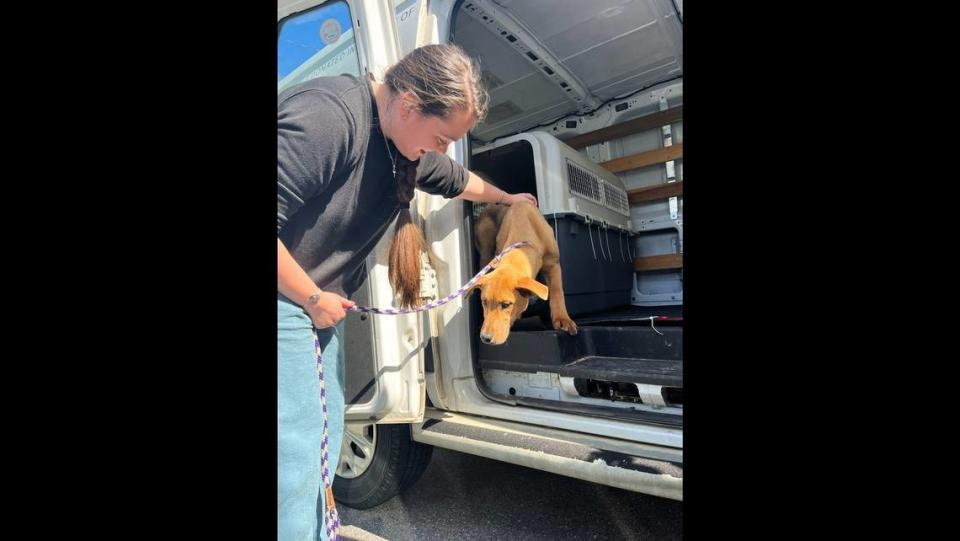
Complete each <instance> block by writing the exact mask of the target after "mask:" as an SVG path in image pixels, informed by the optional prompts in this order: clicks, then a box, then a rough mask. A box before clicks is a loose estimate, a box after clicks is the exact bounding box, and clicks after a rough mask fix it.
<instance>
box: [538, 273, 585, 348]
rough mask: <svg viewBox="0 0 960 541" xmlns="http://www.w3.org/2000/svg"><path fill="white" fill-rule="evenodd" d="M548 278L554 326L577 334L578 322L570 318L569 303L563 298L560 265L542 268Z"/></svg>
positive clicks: (551, 317)
mask: <svg viewBox="0 0 960 541" xmlns="http://www.w3.org/2000/svg"><path fill="white" fill-rule="evenodd" d="M541 270H543V271H544V272H543V273H544V275H545V277H546V279H547V288H548V289H549V291H550V295H549V298H550V319H551V320H553V328H554V329H557V330H563V331H567V332H568V333H569V334H571V335H573V334H577V324H576V323H574V321H573V320H572V319H570V315H569V314H568V313H567V303H566V302H564V300H563V278H562V276H561V273H560V265H559V264H556V265H552V266H550V267H549V268H544V269H541Z"/></svg>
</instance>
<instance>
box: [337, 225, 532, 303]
mask: <svg viewBox="0 0 960 541" xmlns="http://www.w3.org/2000/svg"><path fill="white" fill-rule="evenodd" d="M524 244H530V243H529V242H527V241H525V240H521V241H520V242H515V243H513V244H511V245H510V246H507V247H506V248H504V249H503V251H502V252H500V253H499V254H497V256H496V257H494V258H493V260H492V261H490V263H488V264H487V266H486V267H484V268H482V269H480V272H478V273H477V274H476V276H474V277H473V278H471V279H470V281H469V282H467V283H466V284H463V286H462V287H461V288H460V289H458V290H456V291H454V292H453V293H451V294H449V295H447V296H446V297H444V298H442V299H440V300H438V301H433V302H429V303H427V304H424V305H423V306H418V307H416V308H371V307H369V306H357V305H353V306H351V307H350V308H347V311H348V312H360V313H362V314H366V313H373V314H381V315H388V316H398V315H401V314H413V313H415V312H423V311H424V310H432V309H433V308H437V307H440V306H443V305H444V304H447V303H448V302H450V301H452V300H453V299H456V298H457V297H459V296H460V295H463V294H464V293H465V292H466V291H467V290H468V289H470V288H471V287H473V284H476V283H477V280H479V279H480V277H481V276H483V275H484V274H486V273H488V272H490V270H491V269H493V268H494V266H495V265H496V264H499V263H500V260H501V259H502V258H503V256H505V255H507V253H509V252H510V251H511V250H514V249H516V248H519V247H520V246H523V245H524Z"/></svg>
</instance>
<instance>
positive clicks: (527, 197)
mask: <svg viewBox="0 0 960 541" xmlns="http://www.w3.org/2000/svg"><path fill="white" fill-rule="evenodd" d="M517 201H526V202H527V203H530V204H531V205H533V206H535V207H536V206H537V198H536V197H534V196H533V194H529V193H512V194H508V195H507V197H505V198H504V201H503V203H504V204H505V205H512V204H514V203H516V202H517Z"/></svg>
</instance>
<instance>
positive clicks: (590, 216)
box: [470, 131, 635, 317]
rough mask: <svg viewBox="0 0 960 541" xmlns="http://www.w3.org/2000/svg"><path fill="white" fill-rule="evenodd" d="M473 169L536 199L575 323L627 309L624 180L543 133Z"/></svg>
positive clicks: (519, 140)
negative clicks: (554, 245)
mask: <svg viewBox="0 0 960 541" xmlns="http://www.w3.org/2000/svg"><path fill="white" fill-rule="evenodd" d="M470 167H471V169H473V170H475V171H478V172H480V173H482V174H483V175H484V176H485V177H486V178H487V179H488V180H489V181H490V182H491V183H493V184H495V185H496V186H498V187H500V188H501V189H504V190H506V191H508V192H514V193H516V192H530V193H535V194H536V196H537V201H538V203H539V207H540V212H541V213H543V215H544V217H545V218H546V220H547V222H548V223H549V224H550V226H551V227H553V229H554V234H555V236H556V239H557V244H558V245H559V247H560V267H561V269H562V272H563V289H564V297H565V300H566V305H567V311H568V312H569V313H570V315H571V316H573V317H575V316H577V315H580V314H587V313H591V312H599V311H603V310H608V309H612V308H617V307H621V306H627V305H630V302H631V291H632V290H633V287H634V284H633V256H634V255H635V249H634V248H633V247H632V239H633V233H632V227H631V221H630V204H629V202H628V199H627V191H626V189H625V187H624V184H623V181H621V180H620V178H619V177H617V176H616V175H614V174H613V173H611V172H609V171H607V170H606V169H604V168H602V167H600V166H599V165H597V164H596V163H594V162H593V161H591V160H590V159H589V158H588V157H586V156H584V155H583V154H581V153H579V152H577V151H576V150H574V149H573V148H571V147H569V146H568V145H566V144H564V143H563V142H562V141H560V140H559V139H557V138H556V137H554V136H553V135H551V134H549V133H545V132H539V131H534V132H528V133H521V134H517V135H514V136H511V137H505V138H503V139H500V140H498V141H496V142H495V143H493V144H490V145H487V146H485V147H481V148H479V149H477V150H476V151H475V152H474V155H473V157H472V159H471V163H470ZM478 211H479V209H478V208H475V214H474V215H475V216H476V213H478ZM540 279H541V280H542V276H541V277H540ZM532 308H534V303H531V309H532Z"/></svg>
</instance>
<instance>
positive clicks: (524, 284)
mask: <svg viewBox="0 0 960 541" xmlns="http://www.w3.org/2000/svg"><path fill="white" fill-rule="evenodd" d="M478 289H479V290H480V302H481V305H482V306H483V326H482V327H481V328H480V340H481V341H483V343H485V344H491V345H494V346H498V345H500V344H502V343H504V342H506V341H507V336H508V335H509V334H510V327H512V326H513V324H514V323H515V322H516V321H517V319H519V318H520V314H522V313H523V312H524V310H526V309H527V306H528V304H529V302H530V299H529V297H530V295H536V296H537V297H540V298H541V299H543V300H547V286H545V285H543V284H541V283H540V282H538V281H536V280H534V279H532V278H530V277H529V276H524V275H523V274H522V273H520V272H517V271H516V270H514V269H512V268H509V267H499V268H497V269H494V270H493V271H492V272H490V273H489V274H485V275H484V276H483V277H481V278H480V280H478V281H477V283H476V284H475V285H474V286H473V287H472V288H470V290H469V291H468V295H469V294H470V293H472V292H473V291H475V290H478Z"/></svg>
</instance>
